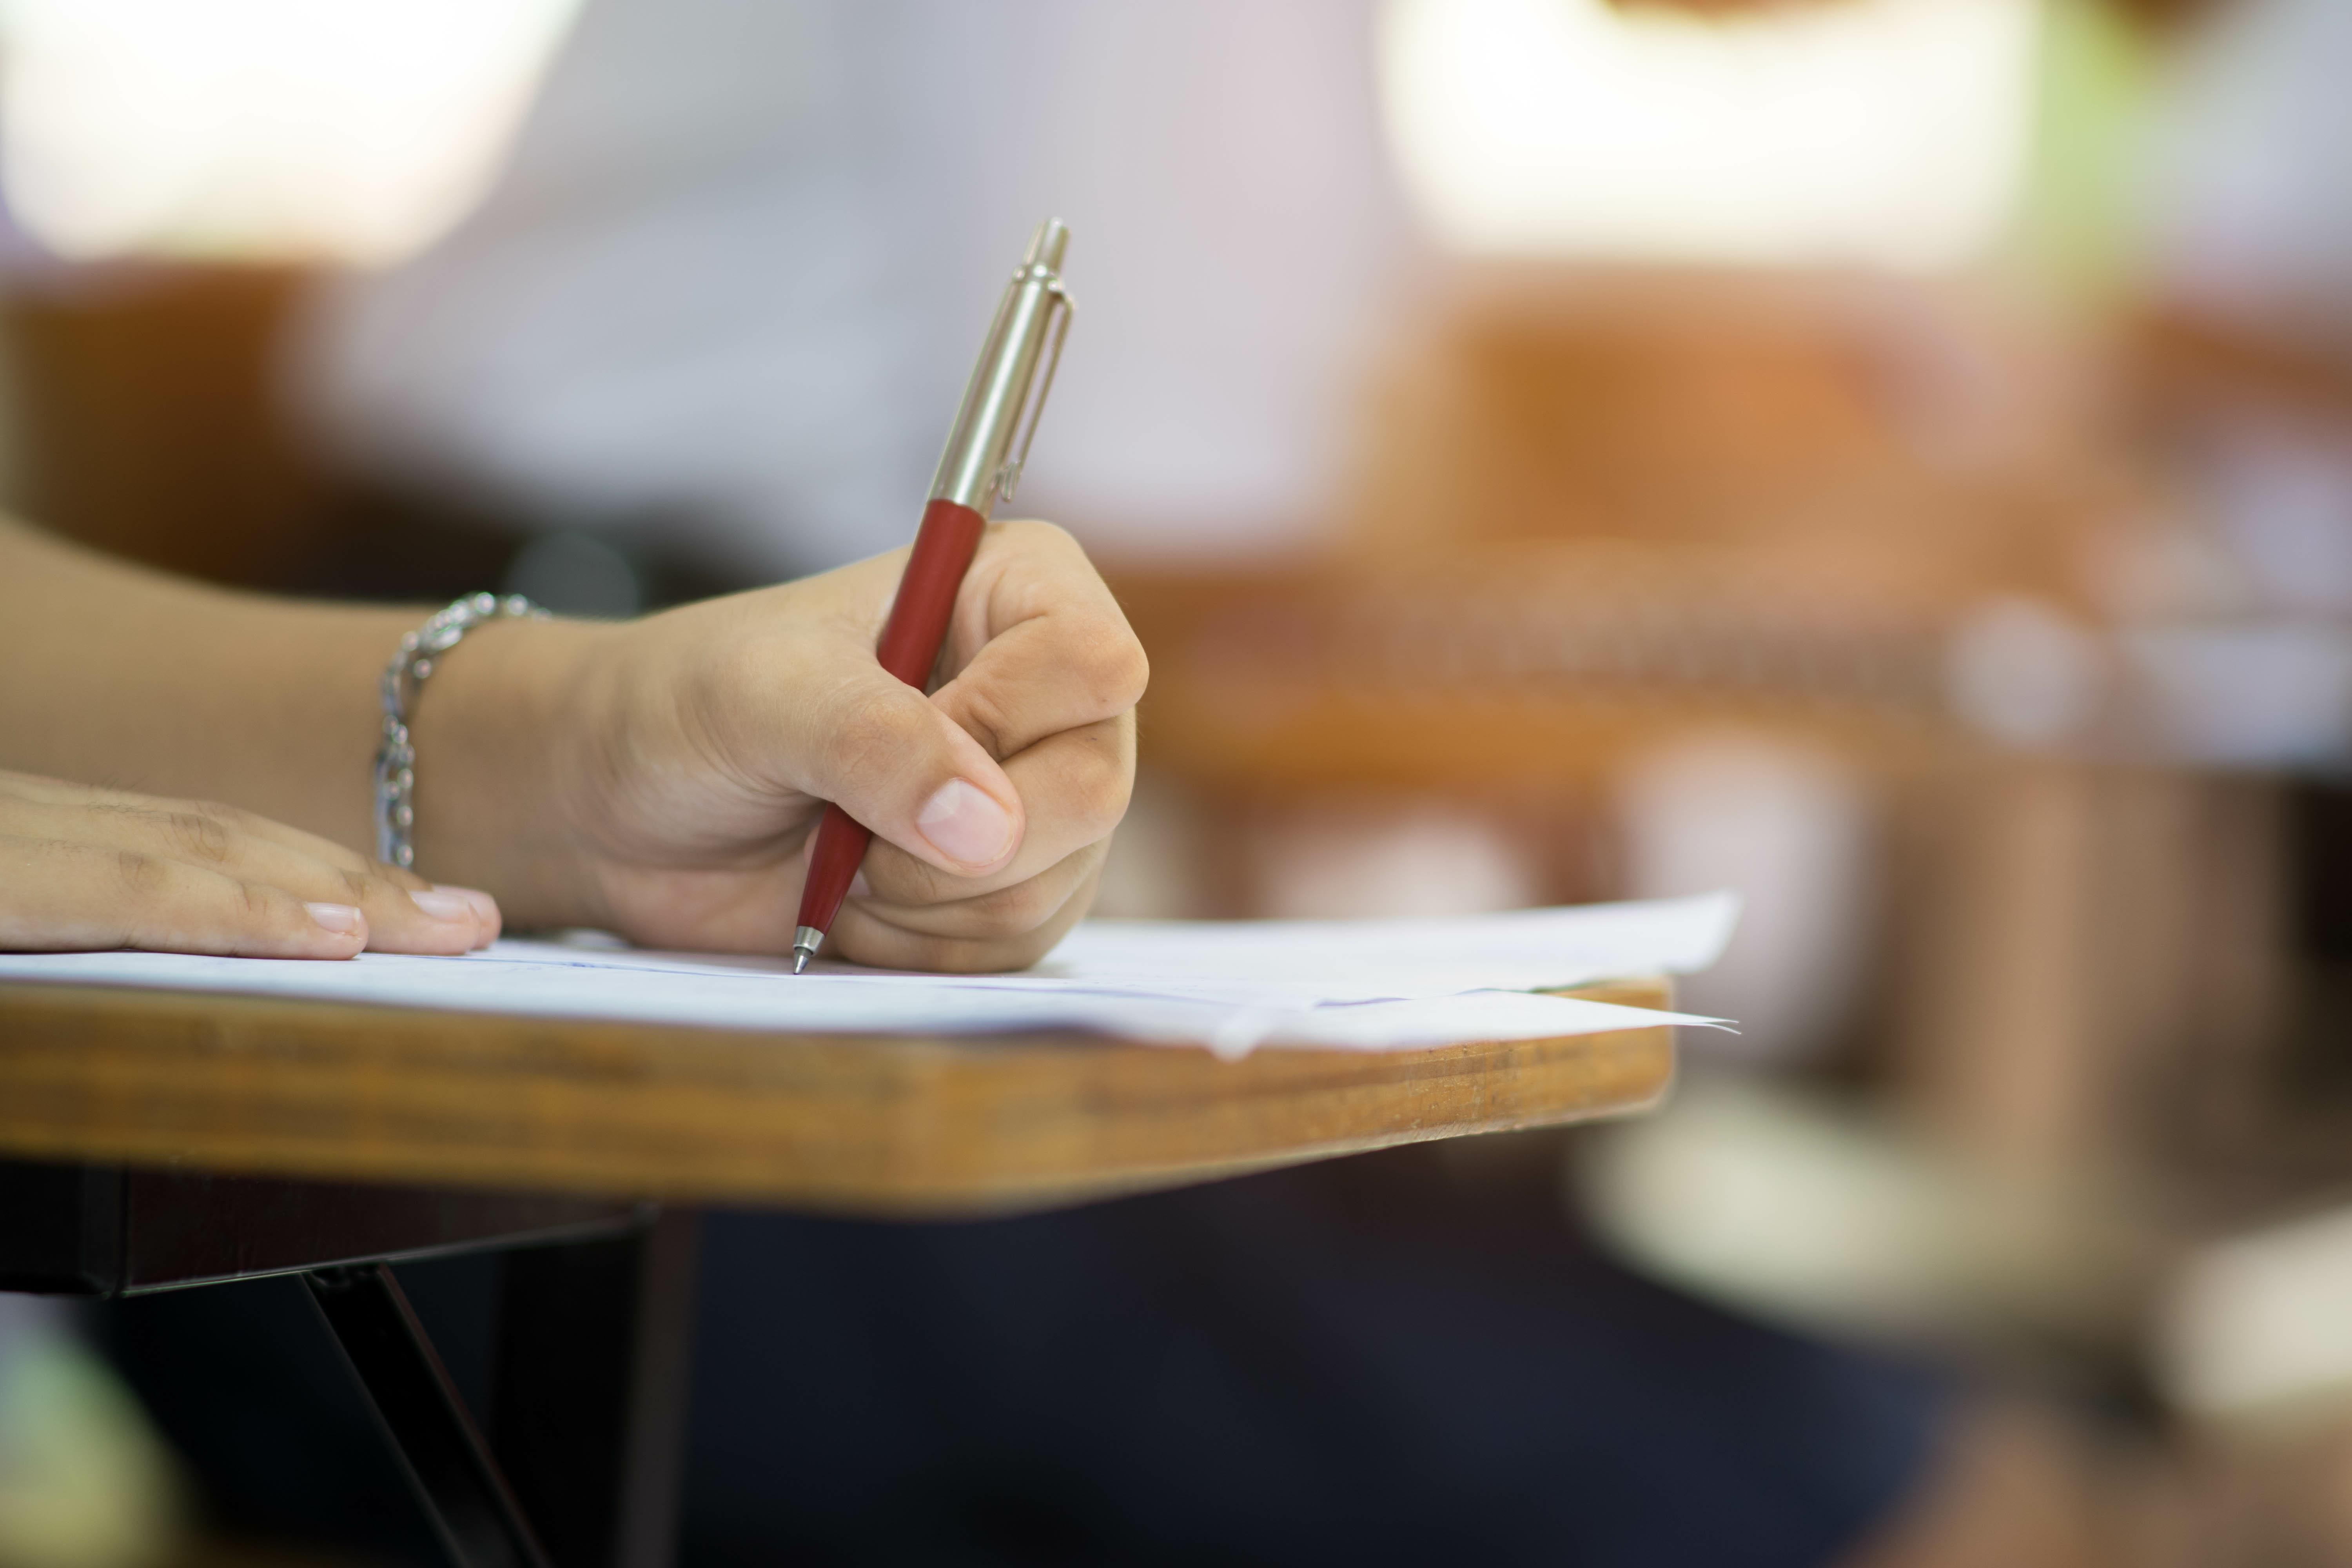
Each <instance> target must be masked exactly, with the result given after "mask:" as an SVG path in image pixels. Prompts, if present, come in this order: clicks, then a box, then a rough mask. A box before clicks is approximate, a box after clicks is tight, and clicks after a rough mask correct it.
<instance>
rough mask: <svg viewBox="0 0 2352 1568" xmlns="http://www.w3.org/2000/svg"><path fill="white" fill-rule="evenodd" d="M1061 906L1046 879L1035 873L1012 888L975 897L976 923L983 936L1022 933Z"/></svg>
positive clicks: (998, 936) (974, 915)
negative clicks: (1036, 875) (1048, 886)
mask: <svg viewBox="0 0 2352 1568" xmlns="http://www.w3.org/2000/svg"><path fill="white" fill-rule="evenodd" d="M1060 907H1061V905H1060V903H1059V901H1058V900H1055V897H1054V894H1053V890H1052V889H1049V888H1047V887H1046V886H1045V879H1044V878H1042V877H1032V878H1030V879H1028V880H1027V881H1025V882H1015V883H1014V884H1013V886H1011V887H1009V888H999V889H996V891H994V892H992V893H985V894H982V896H981V897H980V898H978V899H975V900H972V902H971V906H970V908H971V913H972V915H973V917H974V924H975V926H976V927H977V929H978V931H980V933H981V934H982V936H983V937H992V938H1002V937H1008V936H1018V935H1020V934H1021V933H1022V932H1024V931H1034V930H1035V929H1036V928H1037V927H1038V926H1040V925H1042V924H1044V923H1045V919H1046V917H1048V916H1049V915H1051V914H1052V913H1053V912H1054V911H1055V910H1057V909H1059V908H1060Z"/></svg>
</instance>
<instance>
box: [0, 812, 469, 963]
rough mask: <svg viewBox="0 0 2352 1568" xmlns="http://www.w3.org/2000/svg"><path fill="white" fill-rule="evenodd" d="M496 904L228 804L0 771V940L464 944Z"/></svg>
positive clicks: (156, 947)
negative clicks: (134, 793)
mask: <svg viewBox="0 0 2352 1568" xmlns="http://www.w3.org/2000/svg"><path fill="white" fill-rule="evenodd" d="M498 934H499V907H498V905H497V904H496V903H495V902H494V901H492V900H491V898H490V896H489V895H488V893H482V892H477V891H475V890H474V889H470V888H436V887H435V886H434V885H433V884H432V883H430V882H428V881H426V880H425V879H424V878H422V877H419V876H416V875H415V874H414V873H412V872H408V871H404V870H401V869H400V868H398V867H396V866H386V865H383V863H381V862H379V861H373V860H370V859H369V858H367V857H366V856H364V855H361V854H358V853H356V852H354V851H352V850H350V849H346V848H344V847H342V846H341V845H340V844H330V843H328V842H327V841H326V840H325V839H323V838H320V837H317V836H316V835H315V834H310V833H305V832H303V831H302V830H301V829H299V828H296V827H289V826H285V825H284V824H283V823H278V822H272V821H270V820H269V819H268V817H266V816H254V815H253V814H252V813H251V812H249V811H239V810H237V809H236V807H235V806H233V805H218V804H216V803H214V802H211V801H194V800H164V799H161V798H159V797H157V796H155V795H132V794H131V793H130V792H129V791H127V790H112V789H93V788H91V787H89V785H86V784H65V783H62V782H60V781H58V780H57V779H45V778H37V777H35V776H34V775H32V774H30V773H0V952H38V951H48V952H67V951H74V950H79V949H89V948H114V947H135V948H143V949H146V950H148V951H150V952H209V953H219V954H222V955H224V956H227V957H244V958H349V957H351V956H352V954H353V953H355V952H359V951H360V950H361V949H362V948H367V947H373V948H374V949H376V950H377V951H378V952H470V951H472V950H473V949H475V948H478V947H484V946H487V945H488V944H489V942H491V941H492V940H493V939H495V938H496V937H497V936H498Z"/></svg>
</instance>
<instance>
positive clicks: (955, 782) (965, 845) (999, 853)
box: [915, 779, 1013, 866]
mask: <svg viewBox="0 0 2352 1568" xmlns="http://www.w3.org/2000/svg"><path fill="white" fill-rule="evenodd" d="M915 830H916V831H917V832H918V833H920V834H921V835H922V836H923V837H925V838H927V839H929V841H930V845H931V847H932V848H934V849H936V850H938V851H939V852H940V854H942V855H944V856H946V857H947V858H949V859H950V860H953V861H957V862H958V863H960V864H961V865H965V866H990V865H993V864H995V863H996V862H997V861H998V860H1001V859H1003V858H1004V851H1005V850H1006V849H1008V848H1009V847H1012V843H1013V818H1012V817H1010V816H1006V815H1005V812H1004V808H1003V806H1001V805H997V804H996V802H995V801H993V800H992V799H990V798H989V797H988V795H985V794H983V793H982V791H981V790H980V789H979V788H978V786H976V785H973V784H967V783H965V782H964V781H963V780H962V779H950V780H948V782H947V783H945V784H941V785H940V791H939V793H938V794H937V795H933V796H931V798H930V799H929V801H927V802H925V803H924V805H923V810H922V815H921V816H918V817H916V818H915Z"/></svg>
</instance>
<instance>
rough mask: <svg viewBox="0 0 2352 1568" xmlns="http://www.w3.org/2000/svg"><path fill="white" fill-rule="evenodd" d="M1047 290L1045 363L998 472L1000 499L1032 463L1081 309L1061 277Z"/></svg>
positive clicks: (1006, 497) (1010, 495)
mask: <svg viewBox="0 0 2352 1568" xmlns="http://www.w3.org/2000/svg"><path fill="white" fill-rule="evenodd" d="M1045 292H1046V303H1045V309H1046V310H1047V312H1048V313H1049V316H1050V318H1051V319H1050V320H1049V321H1047V323H1046V327H1045V331H1046V334H1047V335H1046V339H1045V352H1044V353H1042V354H1040V355H1039V356H1038V357H1039V359H1040V360H1041V361H1042V362H1043V363H1040V364H1039V365H1038V366H1037V370H1036V373H1035V374H1034V377H1033V378H1032V380H1031V384H1030V391H1029V395H1028V396H1027V397H1026V398H1024V400H1023V401H1024V403H1025V404H1026V405H1027V407H1026V408H1024V410H1023V413H1024V419H1023V421H1022V426H1021V430H1020V433H1019V435H1018V436H1016V437H1014V439H1013V455H1012V456H1011V457H1009V458H1006V459H1005V460H1004V466H1003V468H999V469H998V470H997V471H996V499H997V500H1005V501H1009V500H1012V499H1013V489H1014V487H1015V486H1017V485H1019V484H1020V483H1021V470H1022V469H1023V468H1026V467H1027V466H1028V463H1029V443H1030V442H1032V441H1034V440H1035V439H1036V438H1037V421H1038V419H1039V417H1040V416H1043V415H1044V414H1045V395H1046V394H1047V393H1049V392H1051V391H1053V390H1054V372H1055V370H1056V369H1057V368H1058V367H1059V366H1060V365H1061V363H1062V340H1063V339H1065V338H1066V337H1068V336H1069V334H1070V317H1071V316H1072V315H1074V314H1075V313H1076V310H1077V307H1076V305H1075V304H1073V303H1072V302H1071V300H1070V296H1069V293H1068V291H1067V290H1066V289H1063V287H1062V281H1061V279H1058V278H1057V279H1054V281H1053V282H1052V283H1051V284H1049V285H1047V287H1046V291H1045Z"/></svg>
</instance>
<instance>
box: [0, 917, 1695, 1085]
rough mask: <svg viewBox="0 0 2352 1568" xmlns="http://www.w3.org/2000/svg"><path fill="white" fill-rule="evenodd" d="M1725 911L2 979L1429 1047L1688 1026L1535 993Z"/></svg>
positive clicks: (12, 966)
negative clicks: (1048, 946) (1037, 947)
mask: <svg viewBox="0 0 2352 1568" xmlns="http://www.w3.org/2000/svg"><path fill="white" fill-rule="evenodd" d="M1737 920H1738V901H1737V900H1735V899H1733V898H1732V897H1731V896H1730V895H1728V894H1710V895H1707V896H1705V897H1702V898H1695V899H1665V900H1652V901H1649V902H1644V903H1631V904H1596V905H1589V906H1585V907H1582V908H1577V909H1560V910H1518V911H1514V912H1512V913H1508V914H1499V915H1477V916H1469V917H1457V918H1452V919H1443V920H1427V921H1091V922H1088V923H1087V924H1086V925H1082V926H1080V927H1079V928H1078V930H1077V931H1074V932H1073V933H1072V934H1071V935H1070V937H1069V938H1068V940H1066V942H1063V944H1062V945H1061V946H1060V947H1059V948H1057V949H1056V950H1055V952H1054V953H1053V954H1052V955H1051V956H1050V957H1049V958H1048V959H1047V960H1046V962H1045V963H1042V964H1039V965H1038V966H1037V967H1036V968H1034V969H1032V970H1028V971H1025V972H1024V973H1018V974H1005V975H939V974H901V973H889V972H885V971H879V970H861V969H857V968H856V967H854V966H851V965H847V964H839V963H824V962H822V961H821V962H820V963H818V964H816V965H814V966H813V967H812V968H811V969H810V971H809V973H806V974H802V975H797V976H795V975H793V974H791V973H789V969H790V965H789V963H786V962H785V961H783V960H782V959H772V958H752V957H735V956H729V955H723V954H708V953H701V954H698V953H659V952H640V951H636V950H633V949H628V948H623V947H619V946H616V945H614V944H612V943H610V942H597V941H594V940H593V939H592V940H584V941H565V942H529V941H501V942H498V943H496V944H495V945H494V946H492V947H491V948H489V949H488V951H486V952H478V953H473V954H470V955H468V956H467V957H464V958H417V957H410V956H406V955H404V954H399V953H374V952H367V953H362V954H361V955H360V956H359V957H358V958H356V959H353V960H352V961H350V962H349V963H303V962H299V961H296V960H282V959H256V958H197V957H191V956H188V955H186V954H181V953H151V952H71V953H0V983H5V982H7V981H47V982H58V983H68V984H83V985H141V986H152V987H160V988H163V989H169V990H188V991H222V992H235V993H239V994H254V995H269V996H296V997H304V998H309V999H312V1000H320V1001H341V1002H367V1003H377V1004H382V1005H390V1006H403V1007H427V1008H439V1009H443V1010H450V1011H461V1012H495V1013H520V1014H528V1015H533V1016H548V1017H569V1018H616V1019H630V1020H635V1021H640V1022H646V1023H663V1024H693V1025H706V1026H716V1027H722V1028H747V1029H793V1030H804V1031H813V1032H843V1033H893V1034H896V1033H916V1032H924V1031H952V1032H957V1033H988V1032H995V1031H1004V1030H1015V1029H1076V1030H1084V1031H1088V1032H1092V1033H1097V1034H1105V1035H1115V1036H1118V1037H1124V1038H1128V1039H1134V1040H1146V1041H1151V1042H1155V1043H1165V1044H1171V1045H1199V1046H1205V1047H1209V1048H1210V1049H1212V1050H1214V1051H1217V1052H1218V1053H1219V1054H1221V1055H1226V1056H1238V1055H1242V1054H1244V1053H1245V1052H1247V1051H1249V1050H1251V1049H1253V1048H1254V1047H1257V1046H1261V1045H1276V1046H1297V1047H1329V1048H1340V1049H1349V1050H1411V1049H1418V1048H1421V1047H1429V1046H1440V1045H1450V1044H1456V1043H1459V1042H1462V1041H1465V1040H1492V1039H1537V1038H1542V1037H1548V1036H1555V1035H1580V1034H1594V1033H1598V1032H1601V1031H1602V1030H1607V1029H1624V1028H1639V1027H1644V1026H1651V1025H1655V1024H1717V1023H1720V1022H1721V1021H1722V1020H1719V1019H1712V1018H1699V1017H1694V1016H1689V1015H1686V1014H1680V1013H1660V1012H1653V1011H1650V1010H1647V1009H1644V1008H1638V1007H1619V1006H1614V1005H1609V1004H1606V1003H1600V1002H1587V1001H1582V1000H1578V999H1574V998H1569V997H1559V996H1540V995H1532V994H1529V993H1530V992H1531V991H1533V990H1534V989H1536V988H1538V987H1547V986H1565V985H1577V984H1585V983H1587V982H1589V981H1593V980H1602V979H1610V978H1614V977H1622V976H1630V975H1643V974H1658V973H1676V974H1686V973H1692V972H1694V971H1696V970H1699V969H1703V968H1705V967H1706V965H1707V964H1709V963H1713V962H1714V960H1715V957H1716V955H1717V953H1718V952H1721V951H1722V949H1723V945H1724V943H1725V942H1727V941H1728V940H1729V938H1730V935H1731V928H1732V926H1733V924H1734V923H1735V922H1736V921H1737Z"/></svg>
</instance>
